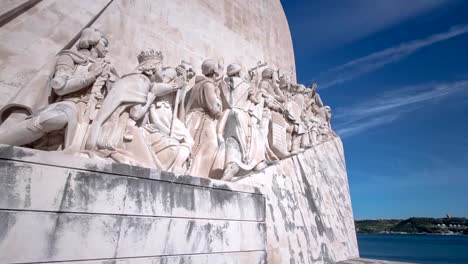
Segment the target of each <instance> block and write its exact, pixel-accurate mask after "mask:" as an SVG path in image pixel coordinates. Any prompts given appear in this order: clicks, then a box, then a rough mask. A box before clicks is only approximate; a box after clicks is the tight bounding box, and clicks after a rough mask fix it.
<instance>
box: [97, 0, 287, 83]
mask: <svg viewBox="0 0 468 264" xmlns="http://www.w3.org/2000/svg"><path fill="white" fill-rule="evenodd" d="M94 26H95V27H97V28H99V29H101V30H102V31H103V32H106V35H108V36H109V40H110V42H111V43H116V44H113V47H111V48H110V53H109V55H110V57H112V58H115V61H114V62H115V63H114V64H115V65H117V70H118V71H119V72H124V73H126V72H130V71H131V70H133V68H132V65H133V64H134V61H135V57H136V55H137V52H138V51H139V50H142V49H145V48H153V47H154V48H156V49H159V50H161V51H162V52H163V53H164V54H167V56H166V58H165V59H166V62H167V65H177V64H178V63H180V60H181V59H185V60H187V61H189V62H191V63H192V65H193V66H194V68H196V69H198V68H199V67H200V65H201V63H202V62H203V60H204V59H206V58H208V57H213V58H224V61H225V62H229V63H231V62H238V63H240V62H242V63H243V64H245V65H246V67H252V66H255V65H256V63H257V61H258V60H262V61H267V62H268V63H269V65H271V66H273V67H275V68H276V67H284V68H287V69H291V67H293V68H292V69H291V70H292V72H293V74H294V76H295V68H294V65H295V63H294V53H293V45H292V40H291V35H290V32H289V26H288V23H287V20H286V16H285V14H284V11H283V8H282V6H281V3H280V1H279V0H258V1H249V0H240V1H231V0H190V1H187V0H177V1H165V0H137V1H127V0H114V2H113V3H112V4H111V5H110V6H109V8H108V9H107V10H106V11H105V12H104V13H103V14H102V15H101V16H100V17H99V19H98V20H97V21H96V23H95V25H94ZM142 36H143V37H142ZM128 47H134V49H128Z"/></svg>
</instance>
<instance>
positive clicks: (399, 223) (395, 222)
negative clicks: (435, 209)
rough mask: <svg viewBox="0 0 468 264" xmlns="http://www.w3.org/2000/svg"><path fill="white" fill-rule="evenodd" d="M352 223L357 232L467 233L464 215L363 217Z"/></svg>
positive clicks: (397, 233) (467, 225) (399, 233)
mask: <svg viewBox="0 0 468 264" xmlns="http://www.w3.org/2000/svg"><path fill="white" fill-rule="evenodd" d="M354 223H355V226H356V233H358V234H396V235H412V234H415V235H445V236H447V235H455V236H458V235H468V219H466V218H464V217H446V218H430V217H412V218H408V219H405V220H399V219H372V220H370V219H369V220H368V219H363V220H355V221H354Z"/></svg>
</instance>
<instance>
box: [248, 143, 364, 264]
mask: <svg viewBox="0 0 468 264" xmlns="http://www.w3.org/2000/svg"><path fill="white" fill-rule="evenodd" d="M239 182H240V183H243V184H249V185H252V186H258V187H259V188H262V189H263V192H264V195H265V197H266V224H267V241H268V242H267V254H268V263H291V264H309V263H335V262H338V261H342V260H348V259H354V258H357V257H359V251H358V246H357V240H356V233H355V227H354V218H353V210H352V206H351V198H350V193H349V185H348V177H347V174H346V164H345V160H344V153H343V146H342V143H341V140H340V139H339V138H334V139H331V140H329V141H327V142H324V143H322V144H320V145H317V146H315V147H314V148H312V149H309V150H307V151H305V152H304V153H302V154H299V155H297V156H294V157H292V158H288V159H285V160H282V161H281V162H279V163H278V164H277V165H275V166H271V167H269V168H267V169H266V170H265V171H263V172H261V173H257V174H254V175H251V176H249V177H246V178H244V179H241V180H240V181H239Z"/></svg>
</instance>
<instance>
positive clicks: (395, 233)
mask: <svg viewBox="0 0 468 264" xmlns="http://www.w3.org/2000/svg"><path fill="white" fill-rule="evenodd" d="M356 234H357V235H420V236H468V235H466V234H463V233H461V234H460V233H453V234H452V233H398V232H394V233H390V232H389V233H360V232H356Z"/></svg>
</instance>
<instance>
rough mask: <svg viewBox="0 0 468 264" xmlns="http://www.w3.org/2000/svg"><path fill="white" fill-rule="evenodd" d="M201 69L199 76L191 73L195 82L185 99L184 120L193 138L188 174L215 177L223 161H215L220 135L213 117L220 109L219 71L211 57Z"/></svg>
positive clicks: (220, 169) (219, 172) (215, 118)
mask: <svg viewBox="0 0 468 264" xmlns="http://www.w3.org/2000/svg"><path fill="white" fill-rule="evenodd" d="M201 69H202V74H203V76H196V77H195V85H194V86H193V87H192V89H191V90H190V92H189V93H188V94H187V99H186V100H185V101H186V107H185V109H186V111H187V115H186V121H185V123H186V125H187V128H188V129H189V131H190V134H191V135H192V138H193V139H194V141H195V143H194V146H193V149H192V156H193V160H192V165H191V168H190V175H194V176H199V177H208V176H213V177H215V174H216V175H217V176H218V177H219V175H220V174H221V173H222V169H223V164H220V163H218V162H217V160H219V158H218V150H219V149H218V147H219V142H222V141H223V138H222V136H221V135H218V133H217V119H218V118H219V115H220V114H221V111H222V108H221V99H220V97H219V96H220V94H219V89H218V80H219V78H220V77H221V76H222V75H221V74H220V67H219V65H217V63H216V61H214V60H212V59H208V60H205V61H204V62H203V63H202V65H201ZM218 141H219V142H218ZM217 158H218V159H217Z"/></svg>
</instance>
